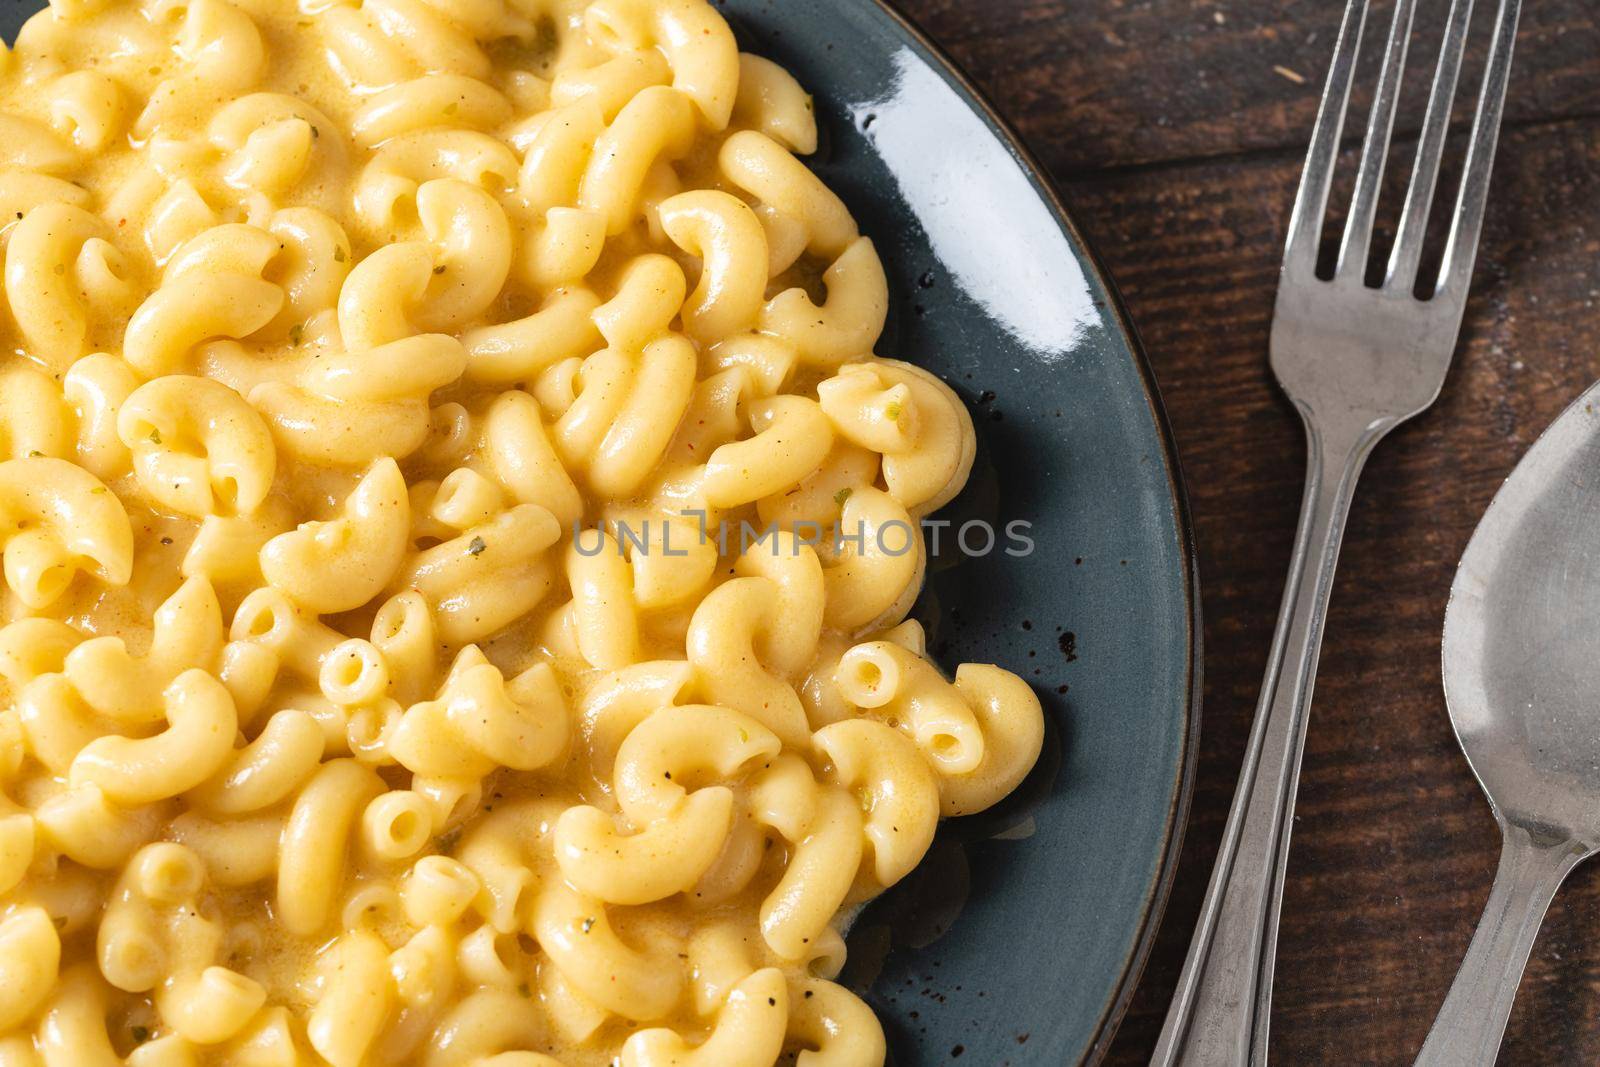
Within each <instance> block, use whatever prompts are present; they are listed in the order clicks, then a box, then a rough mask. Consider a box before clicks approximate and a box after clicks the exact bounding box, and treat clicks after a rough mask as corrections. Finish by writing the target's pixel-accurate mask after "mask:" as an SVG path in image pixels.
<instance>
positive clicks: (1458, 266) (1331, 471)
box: [1151, 0, 1521, 1067]
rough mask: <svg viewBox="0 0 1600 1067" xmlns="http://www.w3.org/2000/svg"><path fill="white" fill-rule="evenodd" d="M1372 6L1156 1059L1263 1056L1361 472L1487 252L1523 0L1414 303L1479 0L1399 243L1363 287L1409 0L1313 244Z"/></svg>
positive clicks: (1156, 1064) (1430, 380)
mask: <svg viewBox="0 0 1600 1067" xmlns="http://www.w3.org/2000/svg"><path fill="white" fill-rule="evenodd" d="M1368 6H1369V0H1349V2H1348V6H1347V7H1346V9H1345V14H1344V21H1343V24H1342V26H1341V27H1340V31H1339V40H1338V44H1337V45H1335V47H1334V54H1333V63H1332V66H1331V68H1330V70H1329V72H1328V82H1327V86H1326V87H1325V89H1324V90H1323V95H1322V105H1321V110H1320V111H1319V113H1318V115H1317V124H1316V127H1315V129H1314V130H1313V132H1312V135H1311V148H1310V151H1309V152H1308V154H1307V156H1306V163H1305V169H1304V171H1303V173H1302V175H1301V179H1300V191H1299V193H1298V195H1297V196H1296V198H1295V205H1294V213H1293V215H1292V216H1291V218H1290V222H1289V239H1288V245H1287V247H1286V248H1285V250H1284V257H1283V270H1282V274H1281V276H1280V280H1279V284H1278V300H1277V307H1276V309H1275V311H1274V316H1273V321H1272V338H1271V356H1272V369H1273V372H1274V374H1275V375H1276V376H1277V379H1278V384H1279V385H1280V386H1281V387H1282V388H1283V390H1284V392H1285V393H1287V394H1288V396H1289V398H1290V400H1292V401H1293V403H1294V406H1295V409H1296V410H1298V411H1299V413H1300V418H1301V420H1302V421H1303V422H1304V424H1305V431H1306V453H1307V455H1306V487H1305V495H1304V497H1303V499H1302V501H1301V509H1300V524H1299V529H1298V531H1297V533H1296V535H1295V545H1294V554H1293V557H1292V558H1291V561H1290V565H1289V577H1288V581H1287V583H1286V586H1285V588H1284V594H1283V605H1282V607H1281V609H1280V613H1279V617H1278V626H1277V631H1276V633H1275V634H1274V636H1273V641H1272V652H1271V655H1270V657H1269V658H1268V661H1267V670H1266V677H1265V679H1264V681H1263V682H1262V686H1261V696H1260V700H1259V702H1258V703H1257V705H1256V717H1255V723H1254V725H1253V727H1252V728H1251V732H1250V742H1249V746H1248V748H1247V750H1246V752H1245V759H1244V767H1243V770H1242V771H1241V773H1240V776H1239V784H1238V787H1237V790H1236V792H1235V793H1234V798H1233V806H1232V808H1231V810H1230V812H1229V815H1228V824H1227V828H1226V830H1225V831H1224V833H1223V839H1222V847H1221V850H1220V852H1219V854H1218V857H1217V862H1216V867H1215V869H1214V870H1213V871H1212V875H1211V882H1210V885H1209V887H1208V889H1207V891H1206V898H1205V904H1204V906H1203V907H1202V909H1201V913H1200V921H1199V924H1198V926H1197V927H1196V929H1195V933H1194V939H1193V941H1192V942H1191V944H1190V946H1189V955H1188V958H1187V959H1186V960H1185V961H1184V966H1183V973H1182V975H1181V977H1180V978H1179V981H1178V988H1177V992H1176V994H1175V995H1174V997H1173V1001H1172V1006H1171V1007H1170V1008H1169V1009H1168V1012H1167V1019H1166V1024H1165V1026H1164V1027H1163V1028H1162V1031H1161V1038H1160V1040H1159V1042H1158V1043H1157V1045H1156V1052H1155V1056H1154V1058H1153V1059H1152V1060H1151V1063H1152V1067H1169V1065H1173V1064H1184V1065H1192V1067H1228V1065H1234V1064H1246V1063H1251V1064H1255V1065H1258V1067H1259V1065H1264V1064H1265V1063H1266V1061H1267V1037H1268V1024H1269V1021H1270V1016H1271V1007H1272V971H1273V963H1274V958H1275V956H1276V953H1277V941H1278V911H1279V906H1280V903H1281V899H1282V893H1283V876H1284V870H1285V867H1286V865H1287V861H1288V854H1289V833H1290V829H1291V826H1292V823H1293V820H1292V818H1291V816H1292V815H1293V812H1294V797H1295V789H1296V786H1297V784H1298V782H1299V777H1300V758H1301V753H1302V752H1303V750H1304V747H1305V735H1306V721H1307V710H1308V708H1309V706H1310V703H1311V690H1312V685H1313V683H1314V682H1315V680H1316V674H1317V656H1318V653H1319V651H1320V649H1321V646H1322V627H1323V621H1324V618H1325V617H1326V614H1327V607H1328V598H1329V594H1330V592H1331V590H1332V587H1333V574H1334V569H1335V567H1336V566H1337V564H1338V559H1339V542H1340V540H1341V538H1342V537H1343V533H1344V524H1345V518H1346V516H1347V515H1348V513H1349V510H1350V501H1351V498H1352V496H1353V495H1354V493H1355V487H1356V480H1357V479H1358V478H1359V477H1360V475H1361V470H1362V467H1363V466H1364V465H1365V464H1366V460H1367V457H1368V456H1369V455H1371V454H1372V450H1373V448H1374V447H1375V446H1376V445H1377V443H1378V442H1379V441H1380V440H1382V439H1383V437H1384V436H1385V435H1386V434H1387V433H1388V432H1389V431H1390V430H1392V429H1394V428H1395V427H1396V426H1398V425H1399V424H1400V423H1402V422H1404V421H1405V420H1407V419H1409V418H1411V417H1412V416H1414V415H1416V414H1418V413H1419V412H1422V411H1424V410H1426V409H1427V408H1428V407H1429V406H1430V405H1432V403H1433V402H1434V400H1435V399H1436V398H1437V397H1438V395H1439V390H1440V388H1441V386H1443V384H1444V378H1445V373H1446V371H1447V370H1448V369H1449V367H1450V359H1451V354H1452V352H1453V351H1454V349H1455V343H1456V338H1457V335H1458V334H1459V332H1460V329H1461V317H1462V312H1463V310H1464V308H1465V306H1466V296H1467V287H1468V284H1469V282H1470V281H1471V278H1472V267H1473V262H1474V260H1475V259H1476V257H1477V251H1478V238H1479V234H1480V232H1481V230H1482V225H1483V215H1484V205H1485V203H1486V201H1487V198H1488V190H1489V177H1490V171H1491V169H1492V166H1493V162H1494V154H1495V145H1496V142H1497V140H1498V135H1499V129H1500V116H1501V112H1502V110H1503V108H1504V104H1505V92H1506V82H1507V79H1508V77H1509V74H1510V68H1511V53H1512V46H1513V43H1514V41H1515V38H1516V27H1517V18H1518V15H1519V9H1520V7H1521V0H1499V11H1498V14H1497V16H1496V21H1495V26H1494V35H1493V38H1492V42H1491V45H1490V54H1489V61H1488V65H1487V68H1486V70H1485V73H1484V81H1483V85H1482V88H1481V90H1480V92H1479V96H1478V104H1477V111H1476V114H1475V116H1474V119H1473V125H1472V136H1471V141H1470V144H1469V147H1468V149H1467V155H1466V161H1465V168H1464V171H1463V178H1462V182H1461V189H1460V193H1459V195H1458V196H1457V198H1456V204H1455V216H1454V219H1453V220H1452V222H1451V226H1450V233H1449V237H1448V240H1447V242H1446V245H1445V250H1444V257H1443V262H1442V265H1441V268H1440V272H1439V277H1438V281H1437V284H1436V285H1435V286H1434V288H1433V290H1432V293H1431V295H1430V297H1429V298H1428V299H1425V300H1419V299H1417V298H1416V297H1415V296H1414V295H1413V291H1414V290H1415V288H1416V287H1417V275H1418V270H1419V265H1420V263H1421V261H1422V252H1423V241H1424V236H1425V234H1426V232H1427V229H1428V214H1429V210H1430V208H1431V205H1432V203H1433V198H1434V191H1435V186H1436V183H1437V181H1438V177H1439V165H1440V159H1441V157H1442V156H1443V154H1444V145H1445V135H1446V133H1447V132H1448V127H1449V122H1450V109H1451V103H1452V100H1453V98H1454V96H1455V91H1456V82H1457V79H1458V77H1459V75H1460V72H1461V59H1462V53H1463V52H1464V51H1465V46H1466V38H1467V30H1468V27H1469V26H1470V24H1471V20H1472V6H1473V0H1452V5H1451V8H1450V13H1449V15H1448V16H1447V23H1446V30H1445V36H1444V43H1443V46H1442V47H1441V49H1440V54H1439V61H1438V65H1437V67H1436V68H1435V73H1434V78H1433V87H1432V90H1431V93H1430V96H1429V100H1428V110H1427V116H1426V119H1425V120H1424V122H1423V127H1422V135H1421V139H1420V141H1419V143H1418V145H1417V154H1416V162H1415V164H1414V166H1413V168H1412V177H1411V183H1410V188H1409V190H1408V192H1407V194H1406V200H1405V206H1404V208H1403V211H1402V214H1401V218H1400V225H1399V229H1398V231H1397V233H1396V236H1395V242H1394V249H1393V252H1392V254H1391V255H1390V257H1389V261H1388V268H1387V270H1386V272H1385V275H1384V279H1383V282H1382V284H1381V286H1379V287H1377V288H1372V287H1369V286H1368V285H1367V284H1366V273H1367V261H1368V258H1369V252H1370V250H1371V247H1372V231H1373V220H1374V218H1375V217H1376V214H1377V207H1378V197H1379V192H1380V190H1381V188H1382V185H1383V171H1384V163H1385V161H1386V159H1387V157H1388V154H1389V141H1390V136H1391V134H1392V132H1393V129H1394V118H1395V104H1396V101H1397V100H1398V98H1399V96H1400V85H1401V80H1402V75H1403V73H1404V69H1405V62H1406V51H1407V46H1408V44H1409V42H1410V39H1411V30H1412V16H1413V13H1414V11H1415V0H1395V8H1394V14H1393V19H1392V22H1391V25H1390V29H1389V38H1388V44H1387V46H1386V49H1385V52H1384V56H1383V63H1382V70H1381V73H1380V75H1379V81H1378V89H1377V93H1376V95H1375V97H1374V102H1373V106H1372V111H1371V116H1370V119H1369V121H1368V123H1367V131H1366V140H1365V143H1364V144H1363V145H1362V149H1361V161H1360V164H1359V169H1358V171H1357V175H1356V186H1355V192H1354V194H1353V196H1352V197H1351V203H1350V211H1349V215H1348V219H1347V222H1346V226H1345V231H1344V236H1343V240H1342V242H1341V244H1340V248H1339V255H1338V262H1337V266H1336V267H1335V271H1334V276H1333V278H1332V279H1331V280H1328V281H1324V280H1322V279H1320V278H1318V277H1317V273H1316V266H1317V249H1318V244H1319V242H1320V239H1321V234H1322V229H1323V221H1324V217H1325V214H1326V211H1327V206H1328V196H1329V190H1330V189H1331V187H1332V183H1333V172H1334V165H1335V162H1336V160H1337V157H1338V152H1339V142H1340V134H1341V132H1342V130H1343V128H1344V124H1345V112H1346V110H1347V107H1348V104H1349V100H1350V85H1351V82H1352V80H1353V78H1354V74H1355V67H1356V58H1357V55H1358V54H1359V52H1360V49H1361V35H1362V30H1363V28H1364V26H1365V24H1366V18H1367V10H1368Z"/></svg>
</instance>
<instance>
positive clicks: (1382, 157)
mask: <svg viewBox="0 0 1600 1067" xmlns="http://www.w3.org/2000/svg"><path fill="white" fill-rule="evenodd" d="M1415 11H1416V0H1396V3H1395V5H1394V18H1393V20H1392V21H1391V22H1390V24H1389V41H1388V43H1387V44H1386V45H1385V46H1384V50H1383V71H1382V73H1381V74H1380V75H1379V78H1378V91H1377V95H1376V96H1375V97H1374V98H1373V102H1372V114H1371V116H1370V117H1369V118H1368V120H1367V136H1366V140H1365V141H1364V142H1363V143H1362V145H1361V165H1360V167H1359V168H1358V169H1357V171H1356V189H1355V193H1354V195H1352V197H1351V198H1350V217H1349V219H1348V220H1347V221H1346V223H1345V229H1344V242H1343V244H1342V245H1341V246H1340V248H1339V265H1338V267H1337V268H1336V270H1335V271H1334V276H1335V277H1337V278H1339V279H1340V280H1341V281H1347V282H1348V281H1351V280H1353V281H1354V283H1355V284H1357V285H1360V284H1361V283H1362V281H1363V278H1364V276H1365V274H1366V271H1367V257H1368V254H1369V253H1370V251H1371V248H1372V222H1373V219H1374V218H1375V217H1376V216H1377V213H1378V196H1379V194H1380V193H1381V192H1382V191H1383V171H1384V165H1385V163H1386V162H1387V160H1388V158H1389V139H1390V137H1391V135H1392V134H1393V133H1394V112H1395V104H1396V103H1397V102H1398V101H1399V99H1400V83H1401V81H1402V79H1403V78H1404V77H1405V70H1406V53H1407V50H1408V49H1409V48H1410V45H1411V23H1412V17H1413V14H1414V13H1415Z"/></svg>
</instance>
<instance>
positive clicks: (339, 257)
mask: <svg viewBox="0 0 1600 1067" xmlns="http://www.w3.org/2000/svg"><path fill="white" fill-rule="evenodd" d="M333 261H334V262H335V263H343V262H344V249H343V248H335V249H334V250H333Z"/></svg>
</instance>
